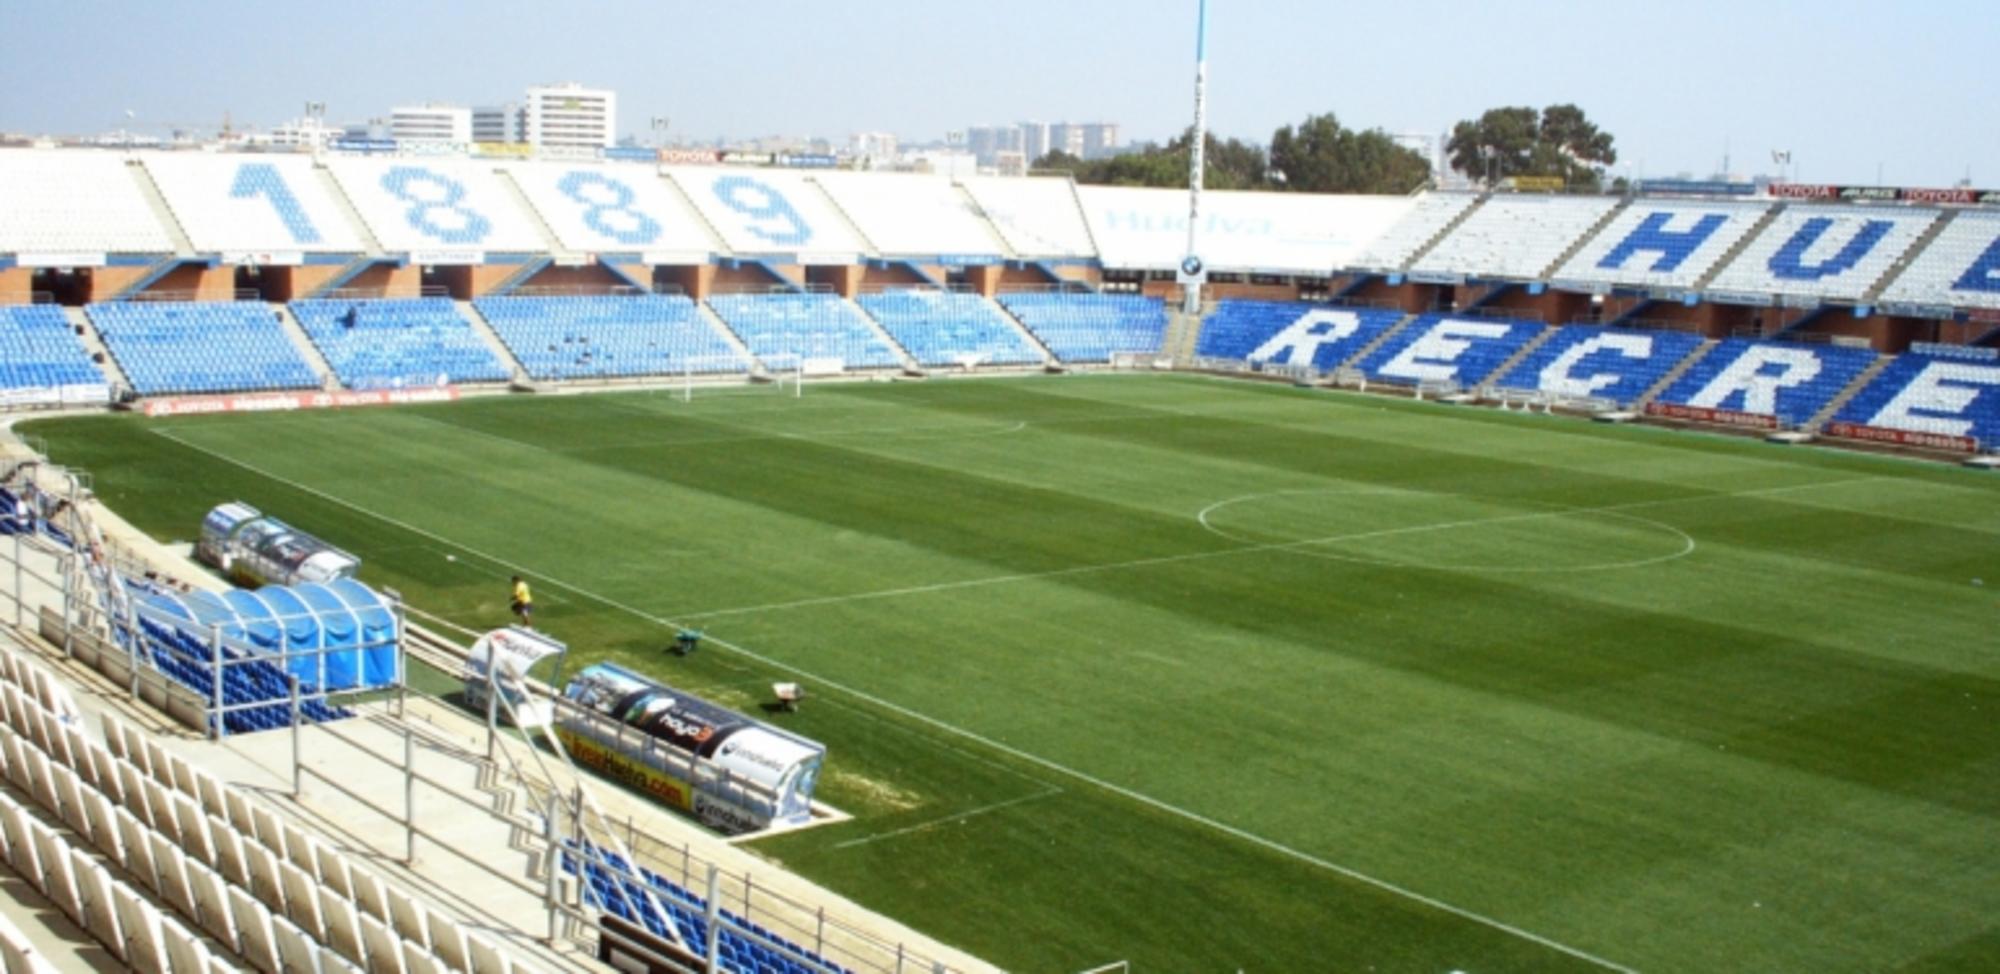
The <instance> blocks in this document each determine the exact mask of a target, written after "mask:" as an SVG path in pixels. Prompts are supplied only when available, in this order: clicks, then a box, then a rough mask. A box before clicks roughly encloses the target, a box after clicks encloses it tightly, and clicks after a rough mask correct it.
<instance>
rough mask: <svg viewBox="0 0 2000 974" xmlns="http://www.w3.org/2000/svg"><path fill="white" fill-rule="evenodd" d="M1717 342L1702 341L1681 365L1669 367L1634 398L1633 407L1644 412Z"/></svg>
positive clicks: (1712, 348) (1705, 355)
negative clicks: (1650, 386)
mask: <svg viewBox="0 0 2000 974" xmlns="http://www.w3.org/2000/svg"><path fill="white" fill-rule="evenodd" d="M1717 344H1719V343H1717V342H1713V341H1706V342H1702V343H1701V345H1700V346H1698V347H1697V348H1695V350H1694V354H1693V355H1690V356H1688V357H1687V358H1685V359H1682V360H1681V363H1680V364H1679V365H1676V366H1674V367H1673V368H1671V369H1668V370H1667V374H1666V375H1663V376H1661V377H1660V381H1658V382H1655V383H1653V387H1652V388H1650V389H1647V390H1646V391H1645V392H1644V393H1642V394H1641V395H1640V396H1639V398H1638V399H1635V400H1633V401H1632V408H1633V409H1634V410H1637V411H1639V412H1644V411H1645V410H1646V406H1647V405H1648V404H1650V403H1651V402H1652V401H1653V400H1655V399H1658V398H1660V396H1661V395H1662V394H1664V393H1665V392H1666V391H1667V390H1668V389H1671V388H1673V387H1674V383H1676V382H1679V381H1680V380H1681V376H1684V375H1686V374H1687V373H1688V370H1689V369H1692V368H1694V367H1695V366H1696V365H1698V364H1700V363H1701V360H1702V359H1705V358H1707V357H1708V353H1710V352H1712V351H1714V350H1715V346H1716V345H1717Z"/></svg>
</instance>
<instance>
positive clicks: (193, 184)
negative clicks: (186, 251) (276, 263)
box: [139, 152, 363, 254]
mask: <svg viewBox="0 0 2000 974" xmlns="http://www.w3.org/2000/svg"><path fill="white" fill-rule="evenodd" d="M139 162H140V164H141V165H143V166H145V168H146V171H147V172H148V173H150V174H152V177H153V183H154V184H155V185H157V186H159V188H160V195H161V196H163V197H165V199H166V201H167V206H168V208H169V209H171V210H173V213H174V219H175V220H176V221H178V222H179V223H180V225H181V229H182V230H184V231H186V232H187V235H188V240H189V241H190V242H192V243H193V244H194V247H195V249H196V250H198V251H203V252H218V253H247V254H269V253H283V252H298V253H354V252H359V251H360V250H362V249H363V248H362V243H361V235H360V233H359V232H357V231H356V229H355V227H354V225H353V223H352V222H351V221H350V220H349V218H348V216H347V213H346V212H345V211H344V210H343V209H342V208H341V206H340V204H339V202H337V201H336V200H335V199H334V198H333V196H332V194H331V193H329V192H328V191H327V187H326V182H325V180H324V179H322V178H321V175H320V172H319V171H318V170H317V169H315V168H314V167H313V161H312V159H311V158H310V157H308V156H298V155H277V154H272V155H213V154H209V153H203V152H147V153H142V154H141V155H140V156H139Z"/></svg>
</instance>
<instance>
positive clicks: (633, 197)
mask: <svg viewBox="0 0 2000 974" xmlns="http://www.w3.org/2000/svg"><path fill="white" fill-rule="evenodd" d="M507 173H508V175H510V176H512V177H513V179H514V184H515V185H517V186H519V187H520V188H521V193H522V194H523V195H525V196H526V197H527V198H528V202H529V203H530V204H531V205H533V206H534V208H535V212H536V213H537V214H539V215H540V216H541V218H542V222H544V223H546V224H548V227H549V229H550V230H552V231H554V232H555V235H556V239H557V240H558V241H560V242H561V243H562V245H563V246H564V247H566V248H568V249H570V250H574V251H579V252H583V253H593V254H599V253H638V254H652V255H657V256H659V257H660V258H661V259H660V260H658V261H656V262H658V263H705V262H706V261H707V259H708V255H709V254H711V253H713V252H714V251H715V249H716V245H717V243H718V241H717V240H716V239H715V237H714V235H713V234H711V233H709V231H708V230H707V228H706V227H705V226H704V225H703V224H702V219H701V216H700V214H698V213H696V212H695V211H694V209H693V208H692V207H690V206H689V205H688V202H687V198H686V197H684V196H682V195H681V193H680V191H678V190H677V189H675V188H674V187H673V186H672V185H671V184H669V183H668V182H667V181H666V180H665V179H662V178H661V177H660V175H659V173H658V172H657V171H655V170H654V169H653V168H652V167H650V166H629V165H628V166H613V165H601V164H598V163H589V162H517V163H511V164H509V165H508V166H507Z"/></svg>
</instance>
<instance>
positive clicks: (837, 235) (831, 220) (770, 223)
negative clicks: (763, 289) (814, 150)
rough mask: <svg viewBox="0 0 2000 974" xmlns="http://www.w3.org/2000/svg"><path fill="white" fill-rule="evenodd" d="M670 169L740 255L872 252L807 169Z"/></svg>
mask: <svg viewBox="0 0 2000 974" xmlns="http://www.w3.org/2000/svg"><path fill="white" fill-rule="evenodd" d="M667 172H668V174H669V175H670V176H671V177H672V178H673V181H674V184H675V185H677V186H679V187H680V188H681V191H682V192H683V193H686V194H687V197H688V199H689V200H690V201H692V202H693V203H694V206H695V209H696V210H699V211H700V212H701V215H702V216H703V217H704V218H706V219H707V220H708V222H709V225H710V226H713V227H714V228H715V231H716V232H717V233H719V234H721V235H722V241H723V243H725V244H727V245H728V246H729V249H731V250H733V251H735V252H736V253H739V254H789V255H797V256H798V258H799V259H800V260H802V261H804V262H806V263H852V262H853V261H854V260H855V259H856V257H857V256H858V255H861V254H865V253H867V252H868V244H867V242H866V241H864V240H862V239H861V237H860V236H859V235H858V234H857V233H856V232H855V230H854V229H853V227H852V225H851V224H850V223H849V222H848V220H847V218H846V217H844V216H842V215H841V214H840V211H839V210H838V209H836V208H835V207H834V205H833V201H832V200H831V199H829V198H828V197H827V195H826V193H825V192H824V191H823V190H821V189H820V187H819V186H818V185H817V184H815V183H814V182H813V180H812V177H811V176H809V175H807V174H806V173H803V172H799V171H796V170H793V171H787V170H783V169H748V170H745V169H724V168H718V167H705V168H675V169H669V170H668V171H667Z"/></svg>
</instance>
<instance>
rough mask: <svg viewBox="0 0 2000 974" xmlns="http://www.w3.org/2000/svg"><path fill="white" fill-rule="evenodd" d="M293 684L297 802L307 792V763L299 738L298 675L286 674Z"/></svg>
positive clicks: (293, 744) (293, 796)
mask: <svg viewBox="0 0 2000 974" xmlns="http://www.w3.org/2000/svg"><path fill="white" fill-rule="evenodd" d="M285 675H286V676H287V677H289V678H290V679H291V683H292V798H293V799H294V800H296V799H297V798H298V797H299V796H300V795H301V794H303V793H304V792H305V762H304V761H302V760H300V756H301V754H302V749H301V747H300V740H299V738H300V737H301V736H302V735H303V734H304V731H303V730H302V725H303V723H304V722H303V721H301V720H299V678H298V675H297V674H293V673H287V674H285Z"/></svg>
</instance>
